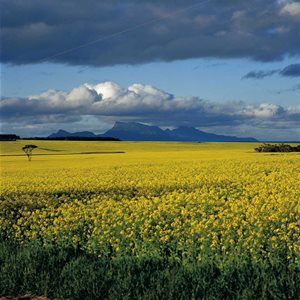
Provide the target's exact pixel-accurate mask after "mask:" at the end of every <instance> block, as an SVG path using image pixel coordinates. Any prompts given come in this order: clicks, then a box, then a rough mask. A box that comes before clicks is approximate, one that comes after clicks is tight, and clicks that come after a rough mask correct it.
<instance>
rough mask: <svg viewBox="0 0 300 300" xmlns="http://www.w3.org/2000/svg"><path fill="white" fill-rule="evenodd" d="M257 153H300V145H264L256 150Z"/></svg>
mask: <svg viewBox="0 0 300 300" xmlns="http://www.w3.org/2000/svg"><path fill="white" fill-rule="evenodd" d="M255 151H256V152H300V145H298V146H295V147H293V146H291V145H288V144H263V145H261V146H259V147H257V148H255Z"/></svg>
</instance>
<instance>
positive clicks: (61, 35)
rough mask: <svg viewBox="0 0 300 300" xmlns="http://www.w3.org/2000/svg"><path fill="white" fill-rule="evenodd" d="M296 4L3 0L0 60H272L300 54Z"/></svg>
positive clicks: (103, 62)
mask: <svg viewBox="0 0 300 300" xmlns="http://www.w3.org/2000/svg"><path fill="white" fill-rule="evenodd" d="M299 7H300V4H299V2H298V1H279V0H252V1H248V0H226V1H217V0H203V1H195V0H186V1H178V0H175V1H174V0H165V1H156V0H154V1H153V0H139V1H137V0H122V1H121V0H116V1H111V0H102V1H98V0H89V1H82V0H65V1H60V0H43V1H37V0H27V1H19V0H2V2H1V13H2V16H1V17H2V18H1V32H0V34H1V37H0V38H1V41H2V53H1V61H2V62H4V63H12V64H29V63H38V62H41V61H51V62H56V63H66V64H70V65H90V66H108V65H115V64H140V63H146V62H152V61H173V60H178V59H188V58H200V57H218V58H241V57H246V58H252V59H255V60H259V61H274V60H278V59H281V58H283V57H284V56H299V54H300V31H299V25H300V13H299Z"/></svg>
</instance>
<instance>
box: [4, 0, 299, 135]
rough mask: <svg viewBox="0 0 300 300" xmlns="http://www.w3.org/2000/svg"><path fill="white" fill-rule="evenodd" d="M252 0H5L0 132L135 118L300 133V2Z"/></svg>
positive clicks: (224, 129)
mask: <svg viewBox="0 0 300 300" xmlns="http://www.w3.org/2000/svg"><path fill="white" fill-rule="evenodd" d="M253 2H255V3H252V5H251V4H249V1H229V0H228V1H222V3H220V2H218V1H214V0H211V1H209V0H207V1H187V2H185V4H184V5H183V4H182V2H180V1H173V2H172V1H168V0H167V1H165V2H157V1H140V2H136V1H135V0H126V1H116V3H115V4H114V5H113V4H111V2H109V1H103V3H98V2H97V1H92V0H91V1H90V4H92V5H91V7H89V6H87V5H85V6H83V4H84V2H83V1H79V0H76V1H65V2H63V4H62V3H61V2H59V1H44V2H43V3H38V4H37V2H36V1H33V0H30V1H28V3H27V4H26V7H25V6H24V5H25V4H24V5H23V4H22V3H20V2H19V1H15V0H11V1H6V0H5V1H4V5H3V7H4V10H3V11H4V13H3V16H2V17H3V18H2V21H1V22H2V24H1V25H2V27H3V28H4V30H3V31H2V32H1V40H2V42H3V51H2V55H1V103H2V110H1V119H2V121H1V131H2V132H8V131H9V132H16V133H18V134H21V135H23V136H24V135H47V134H49V133H51V132H52V131H55V130H57V129H59V128H63V129H67V130H74V131H76V130H91V131H94V132H101V131H104V130H106V129H108V128H109V127H110V126H112V124H113V123H114V122H115V121H117V120H125V121H126V120H128V121H132V120H134V121H139V122H144V123H148V124H154V125H159V126H162V127H176V126H177V125H178V126H179V125H188V126H195V127H198V128H200V129H205V130H206V131H209V132H214V133H222V134H235V135H240V136H254V137H256V138H259V139H274V140H300V131H299V117H300V96H299V95H300V79H299V78H300V59H299V57H300V42H299V41H300V36H299V35H300V34H299V30H298V28H299V25H300V2H299V1H283V0H281V1H275V0H268V1H260V0H254V1H253ZM145 20H146V21H145ZM147 20H149V21H147ZM247 74H248V75H247ZM105 82H107V83H109V84H103V83H105ZM85 84H88V85H85ZM97 84H102V85H98V86H97ZM134 84H138V86H134ZM149 86H151V87H153V89H150V88H149ZM137 87H138V88H137ZM74 89H75V90H74ZM108 89H109V90H110V92H109V95H110V94H111V95H113V96H111V97H110V98H106V97H105V96H104V94H105V93H107V90H108ZM48 90H55V91H56V92H55V93H56V94H54V93H52V92H47V91H48ZM72 91H73V92H72ZM76 93H77V94H76ZM70 94H71V95H70ZM75 94H76V95H75ZM74 95H75V96H74ZM170 95H171V96H170ZM78 97H81V98H80V101H79V100H78ZM74 99H75V100H74ZM108 100H109V101H110V102H108ZM101 101H102V103H101V105H102V106H101V107H102V108H101V109H100V108H99V107H100V104H99V103H100V102H101ZM107 103H108V104H107ZM116 103H117V104H118V105H116ZM104 105H105V107H104ZM125 108H126V109H125ZM162 111H163V113H162ZM184 112H185V113H186V114H185V115H184ZM191 115H192V118H191V117H190V116H191ZM200 119H201V120H203V121H199V120H200Z"/></svg>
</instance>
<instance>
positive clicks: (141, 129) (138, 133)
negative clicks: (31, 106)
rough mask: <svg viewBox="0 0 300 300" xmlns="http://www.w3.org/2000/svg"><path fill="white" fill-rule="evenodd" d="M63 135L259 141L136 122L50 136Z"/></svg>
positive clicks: (148, 139) (125, 139)
mask: <svg viewBox="0 0 300 300" xmlns="http://www.w3.org/2000/svg"><path fill="white" fill-rule="evenodd" d="M63 137H85V138H87V137H88V138H93V137H114V138H118V139H120V140H124V141H185V142H257V140H256V139H254V138H251V137H249V138H240V137H236V136H227V135H218V134H213V133H207V132H204V131H201V130H198V129H196V128H194V127H184V126H181V127H178V128H176V129H173V130H170V129H166V130H163V129H161V128H159V127H157V126H148V125H144V124H140V123H136V122H116V123H115V125H114V126H113V127H112V128H111V129H109V130H108V131H106V132H105V133H104V134H98V135H95V134H94V133H93V132H89V131H82V132H74V133H70V132H67V131H65V130H59V131H57V132H56V133H53V134H51V135H49V136H48V138H63Z"/></svg>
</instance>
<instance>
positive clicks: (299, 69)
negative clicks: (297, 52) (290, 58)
mask: <svg viewBox="0 0 300 300" xmlns="http://www.w3.org/2000/svg"><path fill="white" fill-rule="evenodd" d="M280 74H281V75H282V76H289V77H297V76H300V64H292V65H289V66H287V67H285V68H284V69H283V70H281V71H280Z"/></svg>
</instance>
